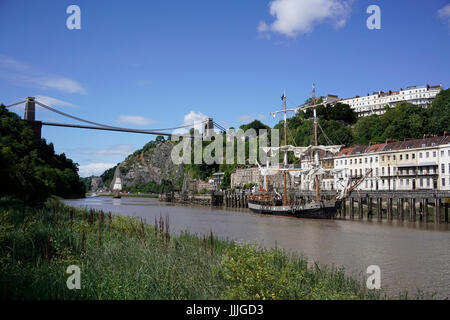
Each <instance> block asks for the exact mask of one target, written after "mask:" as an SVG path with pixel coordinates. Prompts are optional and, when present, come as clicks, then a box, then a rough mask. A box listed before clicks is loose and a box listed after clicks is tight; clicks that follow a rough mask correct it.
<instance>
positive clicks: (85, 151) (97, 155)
mask: <svg viewBox="0 0 450 320" xmlns="http://www.w3.org/2000/svg"><path fill="white" fill-rule="evenodd" d="M135 150H136V146H135V145H133V144H114V145H111V146H108V147H106V148H89V147H88V148H75V149H72V150H70V153H71V154H75V155H77V156H87V157H89V158H90V159H91V160H92V159H103V158H108V159H109V158H111V157H117V158H122V159H123V158H125V157H126V156H128V155H129V154H131V153H133V152H134V151H135ZM97 161H98V160H97Z"/></svg>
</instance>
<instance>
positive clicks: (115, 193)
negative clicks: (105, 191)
mask: <svg viewBox="0 0 450 320" xmlns="http://www.w3.org/2000/svg"><path fill="white" fill-rule="evenodd" d="M120 191H122V180H120V178H116V181H114V187H113V197H114V198H120Z"/></svg>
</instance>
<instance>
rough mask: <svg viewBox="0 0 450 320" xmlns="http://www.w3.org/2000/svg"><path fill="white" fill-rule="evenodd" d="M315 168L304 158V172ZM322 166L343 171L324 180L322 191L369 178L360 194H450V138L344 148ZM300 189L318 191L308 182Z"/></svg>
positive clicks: (446, 136)
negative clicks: (374, 192) (382, 191)
mask: <svg viewBox="0 0 450 320" xmlns="http://www.w3.org/2000/svg"><path fill="white" fill-rule="evenodd" d="M311 165H312V160H311V159H310V158H308V157H304V158H302V160H301V168H302V169H305V170H306V169H309V168H311ZM321 165H322V167H323V168H326V169H337V170H339V172H338V173H337V174H336V175H334V176H333V177H332V176H325V177H323V179H321V185H320V188H321V189H322V190H337V191H340V190H342V189H343V188H344V185H345V183H346V182H345V181H346V179H347V178H352V180H357V179H359V178H361V177H363V176H365V175H366V174H367V175H366V178H365V179H364V180H363V181H362V183H361V184H360V185H359V186H358V188H357V190H373V191H375V190H386V191H396V190H450V134H449V133H447V132H446V133H445V134H444V136H439V137H436V136H430V135H425V136H424V137H423V138H422V139H405V140H404V141H393V140H388V141H386V142H385V143H378V144H372V145H369V146H366V145H356V146H352V147H349V148H343V149H341V151H340V152H339V154H337V155H336V156H325V157H323V158H321ZM300 186H301V188H302V190H314V188H313V187H311V185H310V183H309V182H308V181H303V180H302V181H301V185H300Z"/></svg>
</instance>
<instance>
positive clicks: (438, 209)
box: [434, 198, 441, 224]
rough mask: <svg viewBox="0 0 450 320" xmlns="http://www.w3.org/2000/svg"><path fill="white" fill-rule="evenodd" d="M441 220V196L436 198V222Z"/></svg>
mask: <svg viewBox="0 0 450 320" xmlns="http://www.w3.org/2000/svg"><path fill="white" fill-rule="evenodd" d="M440 222H441V200H440V199H439V198H436V199H434V224H439V223H440Z"/></svg>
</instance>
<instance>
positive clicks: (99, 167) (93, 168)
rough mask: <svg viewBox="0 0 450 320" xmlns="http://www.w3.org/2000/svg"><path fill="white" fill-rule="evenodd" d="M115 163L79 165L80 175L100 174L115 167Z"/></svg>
mask: <svg viewBox="0 0 450 320" xmlns="http://www.w3.org/2000/svg"><path fill="white" fill-rule="evenodd" d="M114 166H115V164H112V163H102V162H101V163H90V164H87V165H83V166H79V171H78V172H79V175H80V177H90V176H99V175H101V174H102V173H103V172H105V170H108V169H109V168H112V167H114Z"/></svg>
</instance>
